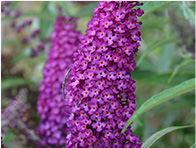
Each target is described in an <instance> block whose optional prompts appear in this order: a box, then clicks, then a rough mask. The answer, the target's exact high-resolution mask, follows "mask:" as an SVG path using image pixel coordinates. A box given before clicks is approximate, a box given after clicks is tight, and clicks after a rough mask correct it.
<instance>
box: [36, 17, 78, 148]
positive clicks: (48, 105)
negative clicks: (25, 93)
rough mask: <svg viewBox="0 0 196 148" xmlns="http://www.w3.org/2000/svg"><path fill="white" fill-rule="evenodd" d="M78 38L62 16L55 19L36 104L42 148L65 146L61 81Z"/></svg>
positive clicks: (68, 22)
mask: <svg viewBox="0 0 196 148" xmlns="http://www.w3.org/2000/svg"><path fill="white" fill-rule="evenodd" d="M80 36H81V34H80V32H78V31H76V26H75V24H72V22H70V21H69V20H68V19H66V18H65V17H64V16H60V17H58V18H57V20H56V22H55V23H54V31H53V32H52V34H51V47H50V50H49V53H48V59H47V62H46V65H45V67H44V69H43V79H42V81H41V85H40V88H39V90H40V94H39V99H38V102H37V111H38V114H39V116H40V125H39V129H38V130H39V134H40V136H41V138H42V140H43V144H45V145H50V146H54V147H60V146H62V145H64V143H65V138H66V135H67V129H66V128H67V126H66V122H67V121H66V118H67V116H68V115H67V111H66V108H65V102H64V101H63V99H62V82H63V78H64V75H65V73H66V72H67V70H68V69H69V67H70V66H71V64H72V63H73V61H72V59H73V53H74V52H75V51H76V49H77V45H78V44H79V39H80ZM46 40H48V39H46ZM39 49H40V47H39ZM68 83H69V81H66V85H68Z"/></svg>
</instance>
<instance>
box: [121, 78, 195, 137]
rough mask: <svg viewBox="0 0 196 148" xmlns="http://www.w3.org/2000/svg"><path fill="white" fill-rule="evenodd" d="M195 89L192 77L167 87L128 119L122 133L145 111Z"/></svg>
mask: <svg viewBox="0 0 196 148" xmlns="http://www.w3.org/2000/svg"><path fill="white" fill-rule="evenodd" d="M194 89H195V79H190V80H187V81H185V82H182V83H181V84H179V85H176V86H174V87H172V88H169V89H166V90H164V91H162V92H160V93H158V94H156V95H154V96H152V97H151V98H150V99H148V100H147V101H145V102H144V103H143V104H142V105H141V106H140V108H139V109H137V110H136V111H135V112H134V114H133V115H132V117H131V118H130V119H129V120H128V121H127V123H126V125H125V126H124V128H123V130H122V132H121V133H123V132H124V131H125V130H126V129H127V127H128V126H129V125H130V124H131V122H132V121H133V120H135V119H136V118H138V117H139V116H140V115H142V114H143V113H144V112H146V111H148V110H149V109H151V108H153V107H155V106H157V105H159V104H161V103H163V102H165V101H168V100H170V99H172V98H174V97H176V96H179V95H182V94H184V93H187V92H189V91H192V90H194Z"/></svg>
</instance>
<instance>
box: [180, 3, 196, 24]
mask: <svg viewBox="0 0 196 148" xmlns="http://www.w3.org/2000/svg"><path fill="white" fill-rule="evenodd" d="M182 9H183V14H184V17H185V18H186V19H188V20H189V21H190V23H191V24H193V25H194V24H195V15H194V12H193V11H192V10H191V9H190V8H189V7H188V6H187V4H186V2H185V1H183V2H182Z"/></svg>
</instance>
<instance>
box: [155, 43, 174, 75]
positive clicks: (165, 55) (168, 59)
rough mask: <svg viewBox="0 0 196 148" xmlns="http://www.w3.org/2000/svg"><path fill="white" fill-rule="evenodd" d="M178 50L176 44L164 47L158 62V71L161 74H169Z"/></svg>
mask: <svg viewBox="0 0 196 148" xmlns="http://www.w3.org/2000/svg"><path fill="white" fill-rule="evenodd" d="M177 55H178V54H177V50H176V47H175V44H174V43H170V44H166V45H164V46H163V47H162V49H161V53H160V56H159V59H158V61H157V65H156V70H157V72H158V73H159V74H160V73H167V72H169V71H170V69H171V65H172V62H173V60H174V59H176V56H177Z"/></svg>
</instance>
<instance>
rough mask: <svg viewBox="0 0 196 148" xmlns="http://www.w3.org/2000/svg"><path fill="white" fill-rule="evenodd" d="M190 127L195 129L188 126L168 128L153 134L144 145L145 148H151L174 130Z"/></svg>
mask: <svg viewBox="0 0 196 148" xmlns="http://www.w3.org/2000/svg"><path fill="white" fill-rule="evenodd" d="M189 127H193V125H188V126H173V127H168V128H165V129H163V130H161V131H158V132H156V133H155V134H153V135H152V136H150V137H149V138H148V139H147V140H146V141H145V142H144V143H143V145H142V147H143V148H149V147H150V146H151V145H152V144H153V143H155V142H156V141H157V140H158V139H159V138H161V137H162V136H164V135H165V134H167V133H169V132H172V131H174V130H178V129H183V128H189Z"/></svg>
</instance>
